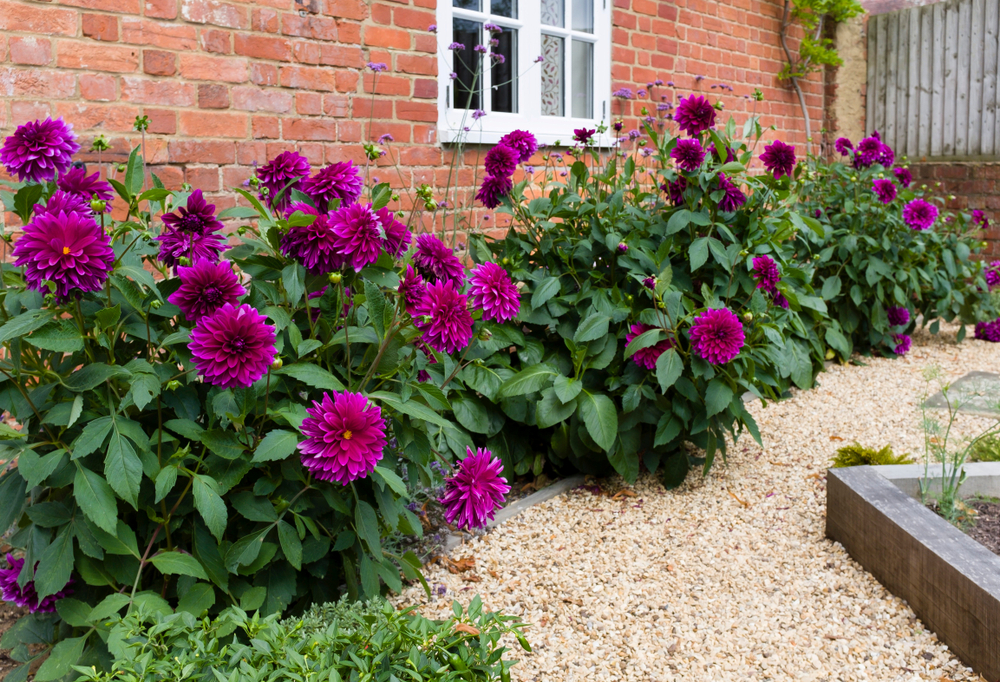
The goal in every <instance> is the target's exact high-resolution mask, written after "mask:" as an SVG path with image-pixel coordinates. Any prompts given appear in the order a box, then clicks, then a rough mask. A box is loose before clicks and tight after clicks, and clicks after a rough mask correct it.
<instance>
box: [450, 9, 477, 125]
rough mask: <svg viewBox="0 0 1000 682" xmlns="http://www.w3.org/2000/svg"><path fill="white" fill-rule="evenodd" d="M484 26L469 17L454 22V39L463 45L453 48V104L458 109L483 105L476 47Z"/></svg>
mask: <svg viewBox="0 0 1000 682" xmlns="http://www.w3.org/2000/svg"><path fill="white" fill-rule="evenodd" d="M455 2H456V3H457V2H460V0H455ZM482 27H483V25H482V24H480V23H479V22H477V21H469V20H468V19H455V20H453V22H452V40H453V41H454V42H456V43H460V44H461V45H463V47H462V48H461V49H457V50H452V71H453V72H454V73H455V74H457V77H456V78H455V79H454V80H452V82H451V86H452V89H453V91H454V93H455V94H454V97H453V99H452V106H453V107H455V108H456V109H479V108H480V107H481V106H482V96H481V95H482V91H483V81H482V78H477V77H476V71H477V67H478V65H479V55H478V54H477V53H476V52H475V49H474V48H475V47H476V45H478V44H479V36H480V35H482Z"/></svg>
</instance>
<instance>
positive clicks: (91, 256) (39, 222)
mask: <svg viewBox="0 0 1000 682" xmlns="http://www.w3.org/2000/svg"><path fill="white" fill-rule="evenodd" d="M11 255H12V256H13V258H14V265H17V266H19V267H20V266H23V267H24V279H25V282H26V283H27V286H28V288H29V289H33V290H34V291H40V292H42V293H48V291H49V289H48V287H47V286H46V285H45V282H46V281H49V282H53V283H54V284H55V285H56V290H55V294H56V296H57V297H58V298H59V299H61V300H65V299H66V298H68V297H69V293H70V292H71V291H73V290H79V291H84V292H86V291H100V289H101V287H102V286H103V285H104V282H105V281H106V280H107V279H108V277H109V275H110V274H111V268H112V266H113V265H114V261H115V254H114V251H113V250H112V249H111V240H110V239H109V238H108V235H107V233H106V232H105V231H104V230H103V229H101V226H100V225H98V224H97V223H96V222H94V219H93V218H92V217H91V216H90V215H89V214H88V215H83V214H80V213H75V212H69V213H67V212H65V211H60V212H59V213H57V214H52V213H42V214H39V215H36V216H35V217H34V219H32V221H31V222H30V223H28V224H27V225H26V226H25V227H24V231H23V232H22V234H21V236H20V238H18V240H17V241H16V242H15V243H14V251H13V253H12V254H11Z"/></svg>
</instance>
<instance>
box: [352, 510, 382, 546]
mask: <svg viewBox="0 0 1000 682" xmlns="http://www.w3.org/2000/svg"><path fill="white" fill-rule="evenodd" d="M354 524H355V526H354V527H355V530H357V532H358V536H359V537H360V538H361V539H362V540H364V541H365V544H367V545H368V552H369V553H371V554H374V555H375V556H381V554H382V543H381V540H380V539H379V530H378V515H376V513H375V509H374V507H372V506H371V505H370V504H368V503H367V502H365V501H364V500H360V501H358V503H357V505H356V506H355V507H354Z"/></svg>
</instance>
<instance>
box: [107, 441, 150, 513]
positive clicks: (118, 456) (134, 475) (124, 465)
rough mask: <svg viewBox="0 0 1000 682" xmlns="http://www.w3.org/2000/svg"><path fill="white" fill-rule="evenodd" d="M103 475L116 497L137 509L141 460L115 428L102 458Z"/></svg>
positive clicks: (140, 479)
mask: <svg viewBox="0 0 1000 682" xmlns="http://www.w3.org/2000/svg"><path fill="white" fill-rule="evenodd" d="M104 477H105V479H107V481H108V483H109V484H110V485H111V487H112V488H113V489H114V491H115V492H116V493H118V497H120V498H122V499H123V500H125V501H126V502H128V503H129V504H131V505H132V507H133V508H135V509H138V498H139V485H140V484H141V483H142V462H140V461H139V455H137V454H136V452H135V448H133V447H132V444H131V443H130V442H129V441H128V440H127V439H126V438H125V437H124V436H122V435H121V433H119V432H118V430H117V429H115V431H114V433H112V434H111V440H110V441H109V442H108V454H107V456H106V457H105V458H104Z"/></svg>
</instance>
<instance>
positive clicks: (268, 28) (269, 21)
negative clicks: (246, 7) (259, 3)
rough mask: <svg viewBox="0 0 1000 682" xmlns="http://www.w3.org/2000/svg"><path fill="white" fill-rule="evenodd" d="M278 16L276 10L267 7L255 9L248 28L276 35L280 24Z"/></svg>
mask: <svg viewBox="0 0 1000 682" xmlns="http://www.w3.org/2000/svg"><path fill="white" fill-rule="evenodd" d="M279 16H280V15H279V14H278V12H277V11H276V10H273V9H270V8H267V7H261V8H258V9H255V10H254V11H253V13H252V14H251V15H250V28H252V29H253V30H254V31H262V32H264V33H277V32H278V27H279V25H280V23H281V22H280V20H279V18H278V17H279Z"/></svg>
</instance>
